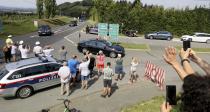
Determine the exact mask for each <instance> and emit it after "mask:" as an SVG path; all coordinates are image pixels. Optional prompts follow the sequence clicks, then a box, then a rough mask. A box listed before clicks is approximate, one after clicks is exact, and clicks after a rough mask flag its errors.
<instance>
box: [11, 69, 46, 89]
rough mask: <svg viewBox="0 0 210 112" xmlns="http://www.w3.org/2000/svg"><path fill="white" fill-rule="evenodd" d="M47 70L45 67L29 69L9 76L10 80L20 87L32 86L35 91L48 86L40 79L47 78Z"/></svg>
mask: <svg viewBox="0 0 210 112" xmlns="http://www.w3.org/2000/svg"><path fill="white" fill-rule="evenodd" d="M46 72H47V69H46V68H45V66H44V65H38V66H33V67H28V68H24V69H20V70H17V71H15V72H14V73H12V74H11V75H10V76H9V78H8V79H9V80H12V81H15V82H18V85H20V86H24V85H31V86H32V87H33V88H34V89H35V90H37V89H41V88H44V87H45V86H46V84H45V82H44V81H40V79H43V78H45V76H44V73H46Z"/></svg>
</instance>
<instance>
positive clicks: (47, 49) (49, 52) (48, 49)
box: [43, 46, 54, 57]
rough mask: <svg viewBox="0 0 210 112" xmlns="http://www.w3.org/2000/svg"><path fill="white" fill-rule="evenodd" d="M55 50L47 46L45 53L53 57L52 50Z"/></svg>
mask: <svg viewBox="0 0 210 112" xmlns="http://www.w3.org/2000/svg"><path fill="white" fill-rule="evenodd" d="M53 51H54V49H53V48H52V47H50V46H46V47H45V48H44V50H43V53H44V55H45V56H47V57H52V52H53Z"/></svg>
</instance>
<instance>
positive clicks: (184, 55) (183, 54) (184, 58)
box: [179, 48, 195, 74]
mask: <svg viewBox="0 0 210 112" xmlns="http://www.w3.org/2000/svg"><path fill="white" fill-rule="evenodd" d="M190 50H191V49H187V51H184V49H183V48H182V49H181V50H180V53H179V56H180V57H181V59H182V64H183V68H184V70H185V72H186V73H187V74H194V73H195V71H194V70H193V68H192V66H191V65H190V61H189V55H190Z"/></svg>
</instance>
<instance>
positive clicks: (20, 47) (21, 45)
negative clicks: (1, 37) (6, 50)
mask: <svg viewBox="0 0 210 112" xmlns="http://www.w3.org/2000/svg"><path fill="white" fill-rule="evenodd" d="M23 43H24V42H23V41H22V40H21V41H20V42H19V46H18V50H19V51H20V50H21V49H23Z"/></svg>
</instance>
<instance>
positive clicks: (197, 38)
mask: <svg viewBox="0 0 210 112" xmlns="http://www.w3.org/2000/svg"><path fill="white" fill-rule="evenodd" d="M203 39H204V38H203V36H202V34H196V35H193V38H192V41H194V42H203V41H204V40H203Z"/></svg>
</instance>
